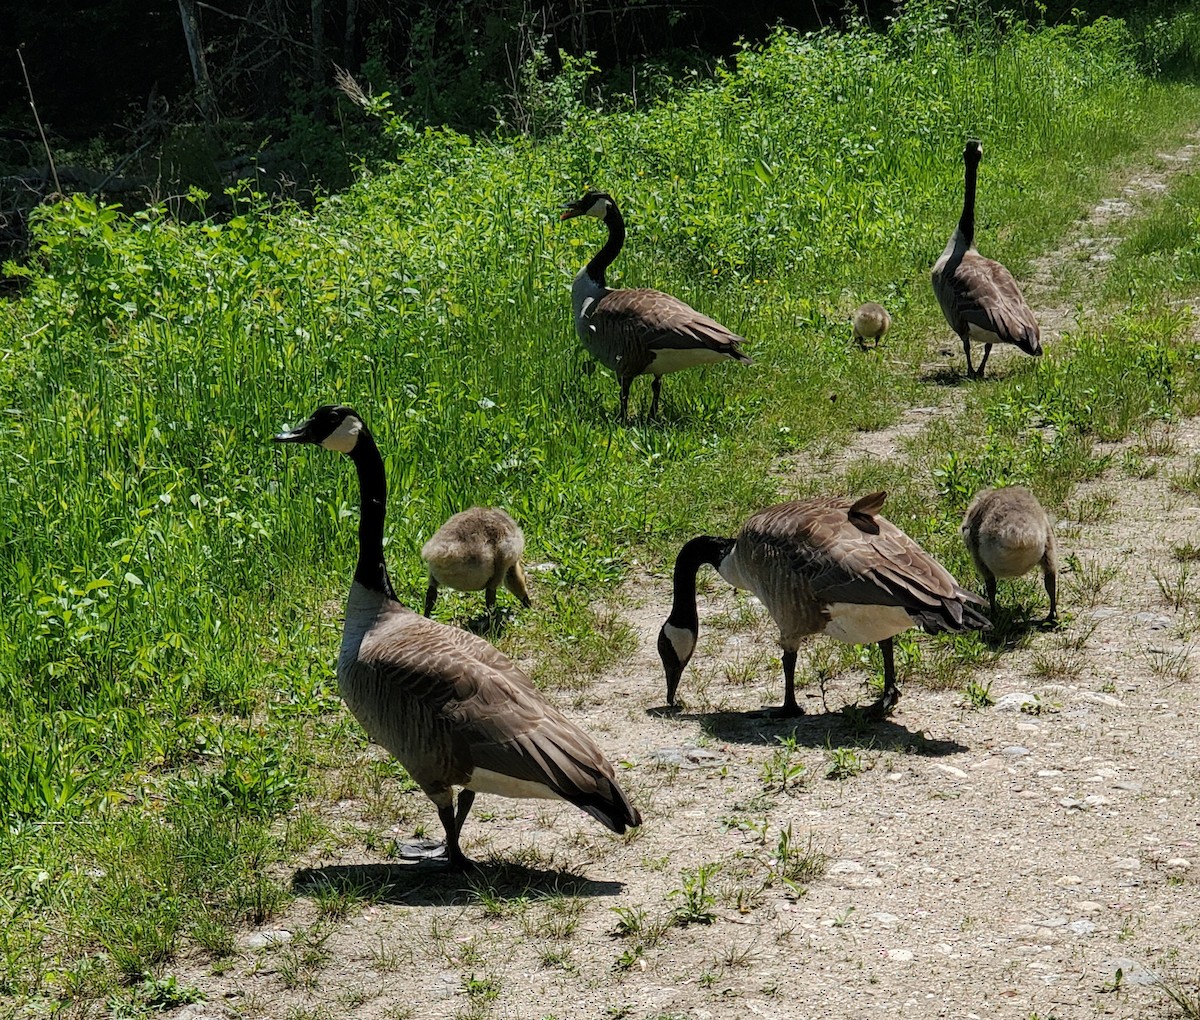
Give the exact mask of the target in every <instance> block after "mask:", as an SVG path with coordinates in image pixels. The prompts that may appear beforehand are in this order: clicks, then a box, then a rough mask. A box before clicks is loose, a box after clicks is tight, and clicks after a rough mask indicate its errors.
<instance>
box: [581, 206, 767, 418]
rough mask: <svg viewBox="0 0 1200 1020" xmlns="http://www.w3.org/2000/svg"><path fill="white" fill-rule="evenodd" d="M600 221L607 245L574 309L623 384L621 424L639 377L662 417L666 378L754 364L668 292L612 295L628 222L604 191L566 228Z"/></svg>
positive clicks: (711, 322) (586, 270)
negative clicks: (583, 220) (587, 219)
mask: <svg viewBox="0 0 1200 1020" xmlns="http://www.w3.org/2000/svg"><path fill="white" fill-rule="evenodd" d="M576 216H595V217H596V219H598V220H600V221H602V222H603V223H604V225H605V226H606V227H608V241H607V242H605V245H604V247H603V248H601V249H600V250H599V251H598V252H597V253H596V254H595V255H594V256H593V257H592V260H591V261H590V262H589V263H588V264H587V265H586V266H584V267H583V268H582V269H581V270H579V272H578V273H576V274H575V282H574V283H573V284H571V305H572V307H573V308H574V310H575V331H576V332H577V333H578V334H579V339H580V340H581V341H582V342H583V346H584V347H585V348H587V351H588V353H589V354H591V356H592V357H593V358H595V359H596V360H597V361H599V362H600V363H601V364H602V365H604V366H605V367H607V368H610V369H612V371H613V372H614V373H615V374H616V376H617V381H618V382H619V383H620V384H621V421H622V423H624V422H626V421H627V420H628V418H629V387H630V385H631V384H632V383H633V380H634V379H635V378H637V377H638V376H639V375H646V374H650V375H652V376H653V377H654V379H653V381H652V383H651V388H652V390H653V393H654V399H653V400H652V401H651V403H650V418H651V419H653V418H654V416H655V414H656V413H657V412H658V395H659V392H660V391H661V389H662V377H663V376H664V375H665V374H666V373H667V372H678V371H679V370H680V369H681V368H691V367H692V366H693V365H703V364H706V363H708V362H710V361H722V360H724V359H725V358H732V359H733V360H734V361H740V362H742V364H745V365H749V364H752V362H751V361H750V359H749V358H748V357H747V356H746V355H745V354H743V353H742V350H741V348H740V347H739V346H738V345H739V344H741V343H743V342H744V341H743V338H742V337H740V336H738V335H737V334H736V333H732V332H730V331H729V330H728V329H726V328H725V327H724V326H722V325H721V324H720V323H719V322H717V321H716V320H715V319H710V318H709V317H708V316H707V315H702V314H701V313H700V312H698V311H696V310H695V309H694V308H692V307H691V305H688V304H685V303H684V302H683V301H680V300H679V298H675V297H671V295H670V294H664V293H663V292H662V291H661V290H649V289H646V288H638V289H634V288H629V289H625V288H622V289H619V290H609V289H608V287H607V286H606V285H605V282H604V272H605V270H606V269H608V267H609V265H610V264H611V263H612V260H613V259H615V258H616V257H617V253H618V252H619V251H620V250H621V245H623V244H624V243H625V220H624V219H623V218H622V217H621V211H620V210H619V209H618V208H617V203H616V202H614V201H613V200H612V198H611V197H610V196H608V195H606V194H605V193H604V192H602V191H589V192H588V193H587V194H585V195H584V196H583V198H581V199H579V201H577V202H572V203H570V204H569V205H567V206H566V207H565V208H564V209H563V213H562V215H561V216H560V217H559V218H560V219H562V220H569V219H573V218H574V217H576Z"/></svg>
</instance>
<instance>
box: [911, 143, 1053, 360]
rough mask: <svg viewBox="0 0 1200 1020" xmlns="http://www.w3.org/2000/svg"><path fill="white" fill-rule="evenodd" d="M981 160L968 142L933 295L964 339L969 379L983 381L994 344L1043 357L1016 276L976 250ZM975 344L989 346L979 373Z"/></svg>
mask: <svg viewBox="0 0 1200 1020" xmlns="http://www.w3.org/2000/svg"><path fill="white" fill-rule="evenodd" d="M982 158H983V146H982V145H981V144H980V143H979V142H977V141H975V140H974V139H972V140H971V141H969V142H967V147H966V148H965V149H964V150H963V162H964V163H965V164H966V184H965V186H964V189H963V210H962V215H961V216H960V217H959V219H958V226H957V227H956V228H955V229H954V233H953V234H951V235H950V240H949V241H947V242H946V248H945V250H944V251H943V252H942V256H941V258H939V259H938V260H937V262H936V263H935V265H934V267H933V291H934V293H935V294H937V299H938V304H940V305H941V306H942V314H943V315H945V316H946V321H947V322H948V323H950V328H951V329H952V330H954V332H955V333H957V334H958V336H959V339H961V340H962V344H963V352H964V353H965V354H966V356H967V378H968V379H972V378H973V379H982V378H983V367H984V365H986V364H987V359H988V355H989V354H991V353H992V344H1013V345H1015V346H1017V347H1019V348H1020V349H1021V350H1023V351H1024V352H1025V353H1026V354H1034V355H1040V354H1041V353H1042V341H1041V336H1040V333H1039V332H1038V324H1037V319H1036V318H1035V317H1034V314H1033V311H1032V309H1030V307H1029V305H1028V304H1027V303H1026V301H1025V298H1024V296H1023V295H1022V294H1021V288H1020V287H1018V286H1017V281H1016V280H1014V279H1013V276H1012V273H1010V272H1009V271H1008V270H1007V269H1005V268H1004V266H1002V265H1000V263H999V262H994V261H993V260H992V259H985V258H984V257H983V256H982V255H980V254H979V252H977V251H976V250H975V179H976V177H977V176H978V173H979V161H980V160H981V159H982ZM972 340H974V341H975V342H976V343H982V344H983V345H984V346H983V360H982V361H981V362H980V363H979V368H978V369H975V368H973V367H972V365H971V341H972Z"/></svg>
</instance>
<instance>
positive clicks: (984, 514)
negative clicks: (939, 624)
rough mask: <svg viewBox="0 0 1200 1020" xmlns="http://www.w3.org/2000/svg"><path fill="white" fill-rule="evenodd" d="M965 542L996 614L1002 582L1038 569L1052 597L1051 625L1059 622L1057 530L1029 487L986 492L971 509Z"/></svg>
mask: <svg viewBox="0 0 1200 1020" xmlns="http://www.w3.org/2000/svg"><path fill="white" fill-rule="evenodd" d="M962 536H963V540H964V541H965V542H966V544H967V550H968V551H969V552H970V553H971V559H973V560H974V561H975V567H976V569H977V570H978V571H979V574H980V576H981V577H982V578H983V583H984V586H985V587H986V589H987V597H988V603H989V604H990V605H991V609H992V614H993V615H995V613H996V578H998V577H1020V576H1021V575H1022V574H1025V573H1027V572H1029V571H1030V570H1032V569H1033V568H1034V567H1035V566H1040V567H1041V568H1042V580H1043V581H1044V582H1045V585H1046V594H1047V595H1048V596H1049V597H1050V615H1049V616H1047V617H1046V623H1048V624H1050V625H1051V626H1053V625H1054V624H1055V623H1056V622H1057V621H1058V600H1057V598H1056V595H1055V592H1056V589H1057V579H1058V556H1057V554H1056V553H1055V549H1054V529H1053V527H1052V526H1051V524H1050V515H1049V514H1047V513H1046V511H1045V509H1044V508H1043V507H1042V504H1041V503H1039V502H1038V499H1037V496H1035V495H1034V494H1033V493H1032V492H1030V491H1029V490H1028V489H1027V488H1025V487H1024V486H1023V485H1010V486H1007V487H1006V488H1003V489H983V490H981V491H980V492H978V493H977V494H976V495H975V498H974V499H973V500H972V501H971V505H970V506H969V507H967V513H966V516H965V517H963V522H962Z"/></svg>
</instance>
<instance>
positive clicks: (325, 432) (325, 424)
mask: <svg viewBox="0 0 1200 1020" xmlns="http://www.w3.org/2000/svg"><path fill="white" fill-rule="evenodd" d="M365 428H366V426H365V425H363V421H362V418H360V417H359V415H358V412H356V411H353V410H351V409H350V408H349V407H345V406H344V405H342V404H322V405H321V406H320V407H318V408H317V409H316V410H315V411H313V413H312V414H310V415H309V416H308V420H307V421H306V422H304V423H303V424H302V425H297V426H296V427H295V428H294V429H289V430H288V431H286V432H280V433H279V434H278V435H277V436H274V437H272V438H273V439H274V441H275V442H276V443H313V444H315V445H317V446H323V447H325V449H327V450H336V451H337V452H338V453H349V452H350V451H351V450H353V449H354V447H355V446H356V445H357V443H358V437H359V434H360V433H361V432H362V431H363V430H364V429H365Z"/></svg>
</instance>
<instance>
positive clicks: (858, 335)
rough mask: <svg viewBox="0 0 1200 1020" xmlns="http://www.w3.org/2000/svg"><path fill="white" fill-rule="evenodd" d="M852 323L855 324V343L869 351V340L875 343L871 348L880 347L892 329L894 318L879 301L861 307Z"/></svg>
mask: <svg viewBox="0 0 1200 1020" xmlns="http://www.w3.org/2000/svg"><path fill="white" fill-rule="evenodd" d="M851 322H853V323H854V342H855V343H856V344H858V346H859V347H861V348H862V349H863V350H864V351H865V350H866V349H867V341H868V340H873V341H874V343H872V344H871V347H873V348H874V347H878V346H879V342H880V341H881V340H882V339H883V338H884V337H885V336H886V335H887V331H888V330H889V329H891V328H892V317H891V316H890V315H888V311H887V309H886V308H884V307H883V305H881V304H879V303H878V302H877V301H867V302H865V303H864V304H861V305H859V306H858V307H857V308H856V309H855V310H854V315H853V316H852V317H851Z"/></svg>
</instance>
